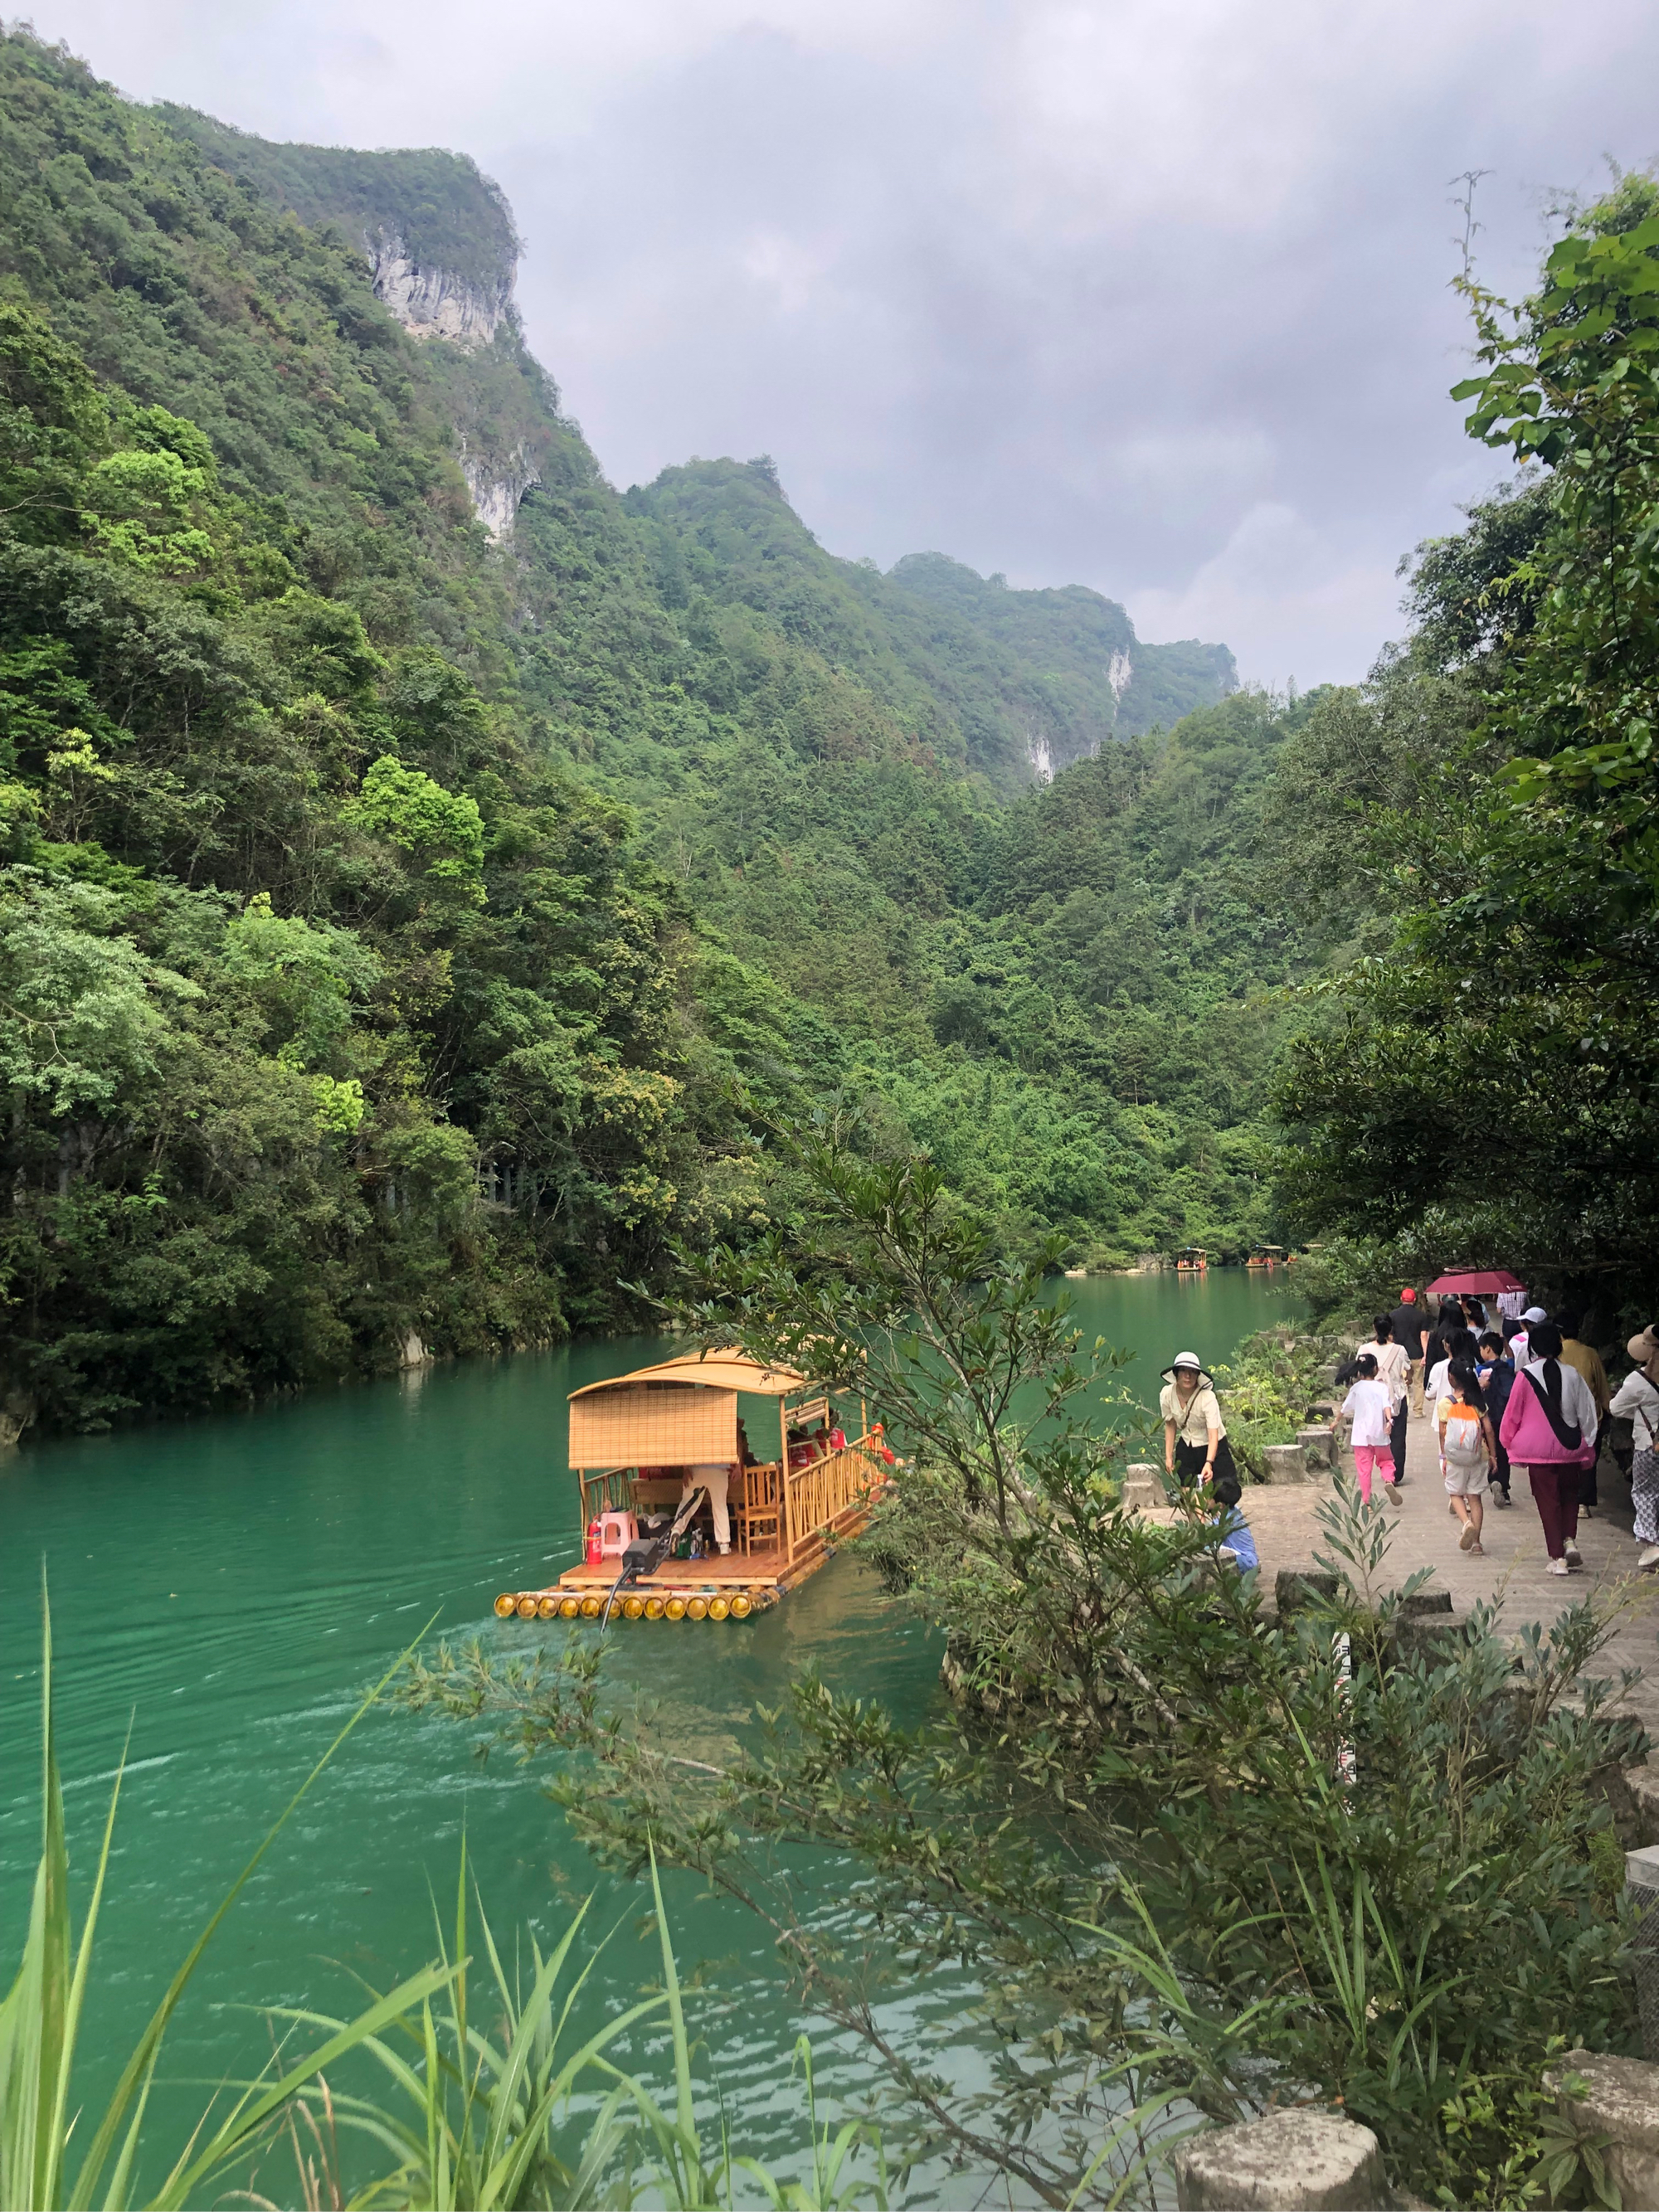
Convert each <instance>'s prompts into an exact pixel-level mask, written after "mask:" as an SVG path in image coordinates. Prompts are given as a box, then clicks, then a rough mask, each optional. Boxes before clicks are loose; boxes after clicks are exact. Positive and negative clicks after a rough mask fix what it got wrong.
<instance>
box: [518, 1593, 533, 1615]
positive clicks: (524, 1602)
mask: <svg viewBox="0 0 1659 2212" xmlns="http://www.w3.org/2000/svg"><path fill="white" fill-rule="evenodd" d="M519 1618H520V1620H534V1619H535V1618H536V1601H535V1599H534V1598H533V1597H532V1596H531V1595H530V1593H529V1592H528V1591H527V1590H526V1593H525V1595H523V1596H522V1597H521V1598H520V1600H519Z"/></svg>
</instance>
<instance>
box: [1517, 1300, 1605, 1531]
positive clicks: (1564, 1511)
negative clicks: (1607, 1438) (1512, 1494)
mask: <svg viewBox="0 0 1659 2212" xmlns="http://www.w3.org/2000/svg"><path fill="white" fill-rule="evenodd" d="M1595 1431H1596V1420H1595V1399H1594V1398H1593V1397H1592V1396H1591V1395H1590V1387H1589V1383H1586V1382H1585V1380H1584V1378H1583V1376H1582V1375H1581V1374H1579V1372H1578V1370H1577V1368H1574V1367H1567V1366H1564V1365H1563V1364H1562V1359H1561V1332H1560V1330H1559V1328H1557V1327H1556V1326H1555V1323H1554V1322H1552V1321H1539V1322H1531V1323H1530V1326H1529V1328H1528V1336H1527V1350H1526V1356H1525V1358H1523V1359H1522V1363H1521V1369H1520V1372H1519V1373H1518V1374H1517V1375H1516V1378H1515V1388H1514V1389H1512V1390H1511V1391H1510V1402H1509V1404H1508V1405H1507V1406H1506V1407H1504V1419H1503V1421H1502V1423H1501V1424H1500V1425H1499V1428H1498V1437H1499V1439H1500V1441H1501V1442H1502V1443H1503V1446H1504V1450H1505V1451H1507V1452H1508V1454H1509V1455H1510V1459H1511V1460H1512V1461H1513V1462H1516V1464H1517V1465H1518V1466H1521V1467H1524V1468H1526V1470H1527V1472H1528V1475H1529V1477H1530V1479H1531V1481H1532V1494H1533V1498H1534V1502H1535V1504H1537V1507H1538V1518H1539V1520H1540V1521H1541V1522H1542V1523H1543V1527H1544V1548H1545V1550H1546V1551H1547V1553H1549V1563H1548V1568H1547V1571H1548V1572H1549V1573H1550V1574H1553V1575H1565V1574H1566V1573H1568V1572H1569V1571H1571V1569H1572V1568H1574V1567H1582V1566H1583V1564H1584V1562H1583V1559H1581V1558H1580V1557H1579V1553H1578V1543H1577V1536H1578V1484H1579V1480H1580V1478H1581V1475H1582V1474H1583V1469H1584V1468H1587V1467H1589V1466H1592V1465H1593V1464H1594V1463H1595Z"/></svg>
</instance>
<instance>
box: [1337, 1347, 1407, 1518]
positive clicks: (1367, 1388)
mask: <svg viewBox="0 0 1659 2212" xmlns="http://www.w3.org/2000/svg"><path fill="white" fill-rule="evenodd" d="M1344 1413H1346V1414H1349V1415H1351V1416H1352V1420H1353V1471H1354V1476H1355V1479H1356V1480H1357V1481H1358V1484H1359V1494H1360V1496H1361V1497H1362V1498H1364V1501H1365V1503H1366V1504H1367V1505H1369V1504H1370V1502H1371V1477H1372V1476H1373V1475H1374V1474H1376V1475H1380V1476H1381V1477H1382V1478H1383V1489H1384V1490H1385V1491H1386V1492H1387V1493H1388V1499H1389V1504H1390V1505H1395V1506H1397V1505H1398V1504H1399V1503H1400V1493H1399V1492H1398V1491H1397V1490H1396V1489H1395V1480H1394V1455H1393V1453H1392V1451H1391V1450H1390V1449H1389V1429H1390V1427H1391V1426H1392V1425H1393V1421H1394V1407H1392V1406H1391V1405H1390V1403H1389V1385H1388V1384H1387V1383H1384V1382H1383V1381H1382V1379H1381V1378H1380V1377H1379V1376H1378V1374H1377V1371H1376V1353H1375V1352H1361V1353H1360V1355H1359V1357H1358V1359H1356V1360H1355V1362H1354V1379H1353V1383H1352V1387H1351V1389H1349V1392H1348V1395H1347V1396H1346V1398H1345V1399H1344V1400H1343V1401H1342V1408H1341V1412H1340V1413H1338V1415H1337V1417H1336V1419H1335V1420H1334V1421H1333V1422H1332V1423H1331V1431H1332V1433H1333V1434H1334V1433H1335V1431H1336V1429H1337V1426H1338V1425H1339V1424H1340V1421H1341V1419H1342V1416H1343V1414H1344Z"/></svg>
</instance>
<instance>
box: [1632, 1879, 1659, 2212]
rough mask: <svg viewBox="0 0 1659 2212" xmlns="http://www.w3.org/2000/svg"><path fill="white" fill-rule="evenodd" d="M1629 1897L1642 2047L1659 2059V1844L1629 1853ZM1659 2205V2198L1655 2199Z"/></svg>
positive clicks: (1634, 1973) (1633, 1965)
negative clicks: (1634, 1913)
mask: <svg viewBox="0 0 1659 2212" xmlns="http://www.w3.org/2000/svg"><path fill="white" fill-rule="evenodd" d="M1625 1894H1626V1896H1627V1897H1628V1898H1629V1899H1630V1901H1631V1903H1632V1905H1635V1906H1636V1908H1637V1910H1638V1911H1639V1912H1640V1913H1641V1915H1642V1923H1641V1925H1640V1927H1639V1928H1638V1929H1637V1931H1636V1940H1635V1942H1633V1943H1632V1946H1631V1971H1632V1973H1633V1975H1634V1976H1635V1979H1636V2002H1637V2004H1638V2008H1640V2011H1641V2015H1642V2048H1643V2050H1644V2051H1646V2052H1647V2054H1648V2057H1650V2058H1653V2059H1659V1912H1656V1911H1654V1909H1653V1908H1654V1907H1655V1905H1659V1845H1655V1844H1650V1845H1649V1846H1648V1847H1647V1849H1646V1850H1640V1851H1626V1854H1625ZM1655 2201H1656V2203H1659V2198H1656V2200H1655Z"/></svg>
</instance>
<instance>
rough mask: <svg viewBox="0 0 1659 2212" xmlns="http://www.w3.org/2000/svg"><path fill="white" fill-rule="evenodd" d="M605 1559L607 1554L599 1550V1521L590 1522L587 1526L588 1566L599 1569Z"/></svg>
mask: <svg viewBox="0 0 1659 2212" xmlns="http://www.w3.org/2000/svg"><path fill="white" fill-rule="evenodd" d="M604 1557H605V1553H603V1552H602V1551H601V1550H600V1548H599V1522H597V1521H590V1522H588V1524H587V1564H588V1565H589V1566H590V1567H597V1566H598V1565H599V1562H600V1560H601V1559H604Z"/></svg>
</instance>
